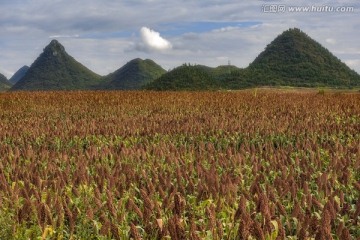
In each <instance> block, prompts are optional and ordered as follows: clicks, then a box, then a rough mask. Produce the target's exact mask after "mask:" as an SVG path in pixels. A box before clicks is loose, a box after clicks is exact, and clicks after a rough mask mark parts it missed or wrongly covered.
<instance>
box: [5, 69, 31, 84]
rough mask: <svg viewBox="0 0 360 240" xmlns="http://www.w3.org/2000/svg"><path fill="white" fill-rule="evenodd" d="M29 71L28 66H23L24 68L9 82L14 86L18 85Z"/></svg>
mask: <svg viewBox="0 0 360 240" xmlns="http://www.w3.org/2000/svg"><path fill="white" fill-rule="evenodd" d="M28 70H29V67H28V66H23V67H22V68H20V69H19V70H18V71H17V72H16V73H15V74H14V75H13V76H12V77H11V78H10V79H9V81H10V82H11V83H12V84H15V83H17V82H18V81H19V80H20V79H21V78H22V77H24V76H25V74H26V72H27V71H28Z"/></svg>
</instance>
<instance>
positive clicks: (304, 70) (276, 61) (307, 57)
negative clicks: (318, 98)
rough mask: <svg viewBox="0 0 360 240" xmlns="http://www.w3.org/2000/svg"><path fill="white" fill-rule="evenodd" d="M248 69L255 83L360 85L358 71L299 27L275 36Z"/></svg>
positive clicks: (248, 76)
mask: <svg viewBox="0 0 360 240" xmlns="http://www.w3.org/2000/svg"><path fill="white" fill-rule="evenodd" d="M246 70H247V73H246V74H245V75H246V76H245V78H249V79H247V80H248V81H250V84H253V85H288V86H300V87H303V86H304V87H316V86H327V87H352V86H359V85H360V76H359V75H358V74H357V73H356V72H355V71H353V70H351V69H350V68H349V67H348V66H347V65H345V64H344V63H343V62H341V61H340V60H339V59H338V58H337V57H335V56H334V55H333V54H332V53H331V52H329V51H328V50H327V49H326V48H324V47H323V46H321V44H319V43H318V42H316V41H315V40H313V39H311V38H310V37H309V36H308V35H306V34H305V33H304V32H302V31H301V30H299V29H296V28H294V29H289V30H287V31H285V32H283V33H282V34H281V35H279V36H278V37H277V38H275V40H273V41H272V42H271V43H270V44H269V45H268V46H267V47H266V49H265V50H264V51H263V52H262V53H260V55H259V56H258V57H257V58H256V59H255V60H254V61H253V62H252V63H251V64H250V65H249V67H248V68H247V69H246ZM243 77H244V75H243ZM241 82H243V81H241Z"/></svg>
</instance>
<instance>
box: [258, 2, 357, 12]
mask: <svg viewBox="0 0 360 240" xmlns="http://www.w3.org/2000/svg"><path fill="white" fill-rule="evenodd" d="M261 10H262V12H264V13H285V12H290V13H301V12H308V13H349V12H355V7H353V6H327V5H326V6H324V5H322V6H315V5H312V6H288V5H284V4H266V5H263V6H262V8H261Z"/></svg>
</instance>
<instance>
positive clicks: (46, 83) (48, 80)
mask: <svg viewBox="0 0 360 240" xmlns="http://www.w3.org/2000/svg"><path fill="white" fill-rule="evenodd" d="M100 82H101V77H100V76H99V75H97V74H95V73H93V72H92V71H90V70H89V69H87V68H86V67H85V66H83V65H82V64H81V63H79V62H77V61H76V60H75V59H74V58H73V57H71V56H70V55H69V54H68V53H67V52H66V51H65V48H64V47H63V46H62V45H61V44H60V43H59V42H58V41H57V40H52V41H51V42H50V44H49V45H48V46H46V47H45V48H44V51H43V53H42V54H40V56H39V57H38V58H37V59H36V60H35V62H34V63H33V64H32V65H31V66H30V68H29V69H28V71H27V72H26V74H25V76H24V77H23V78H21V79H20V80H19V81H18V82H17V83H16V84H15V85H14V86H13V87H12V88H11V90H82V89H95V88H96V86H97V85H98V84H99V83H100Z"/></svg>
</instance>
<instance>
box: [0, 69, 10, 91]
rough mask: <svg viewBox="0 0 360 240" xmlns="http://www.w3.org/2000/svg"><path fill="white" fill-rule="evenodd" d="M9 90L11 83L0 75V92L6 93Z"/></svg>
mask: <svg viewBox="0 0 360 240" xmlns="http://www.w3.org/2000/svg"><path fill="white" fill-rule="evenodd" d="M10 88H11V83H10V82H9V81H8V80H7V78H6V77H5V76H4V75H2V74H1V73H0V91H1V92H3V91H7V90H9V89H10Z"/></svg>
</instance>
